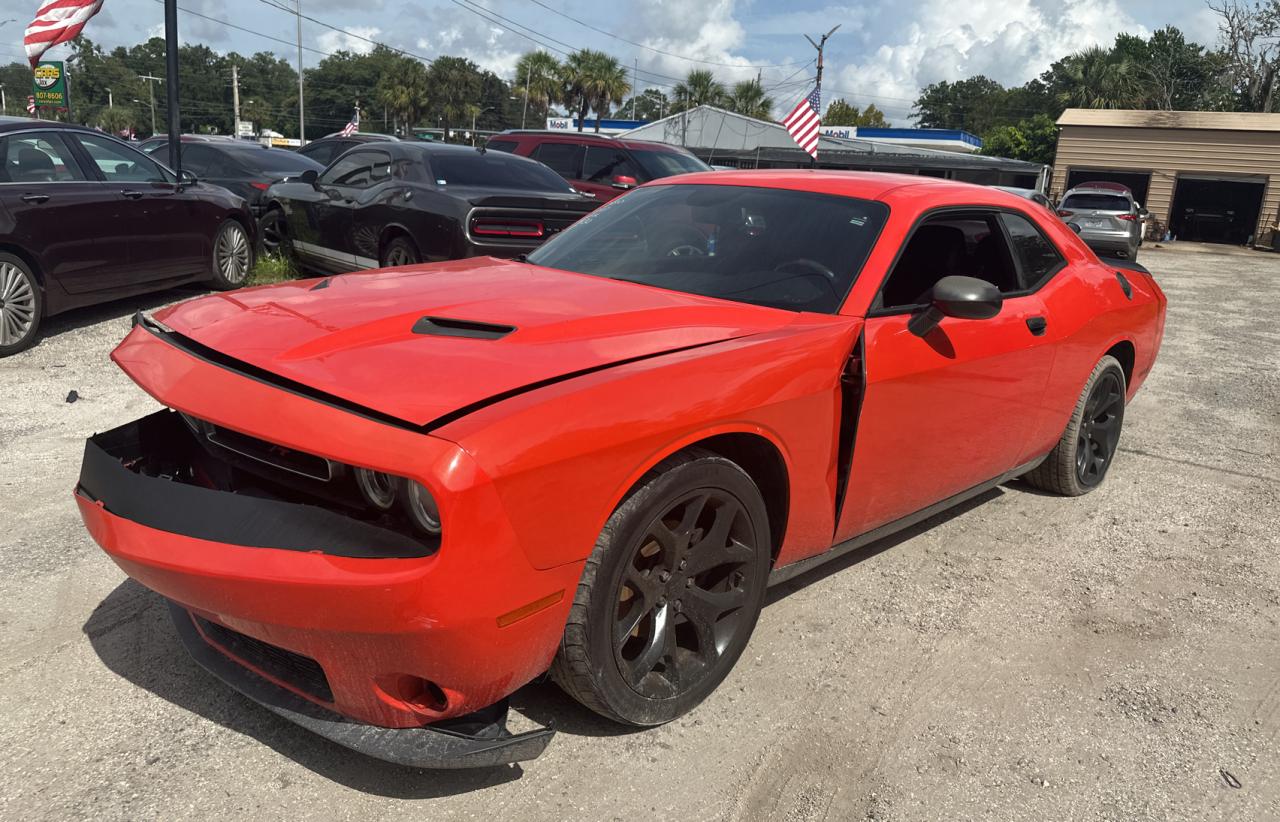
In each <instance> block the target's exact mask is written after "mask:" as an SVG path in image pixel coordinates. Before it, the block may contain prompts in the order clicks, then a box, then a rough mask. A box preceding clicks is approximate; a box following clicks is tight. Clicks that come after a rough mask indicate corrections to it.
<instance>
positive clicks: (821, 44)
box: [804, 23, 840, 168]
mask: <svg viewBox="0 0 1280 822" xmlns="http://www.w3.org/2000/svg"><path fill="white" fill-rule="evenodd" d="M838 28H840V24H839V23H837V24H836V26H835V28H833V29H831V31H829V32H827V33H826V34H824V35H822V38H821V39H820V40H818V42H816V43H815V42H813V38H812V37H810V36H809V35H807V34H806V35H805V36H804V39H806V40H808V41H809V45H811V46H813V47H814V48H815V49H817V50H818V79H817V81H816V82H815V83H814V93H815V94H817V95H818V119H819V120H821V119H822V51H823V49H825V48H826V47H827V38H829V37H830V36H831V35H833V34H835V33H836V29H838ZM816 153H817V152H816V150H815V154H816ZM817 165H818V158H817V157H810V158H809V167H810V168H814V167H816V166H817Z"/></svg>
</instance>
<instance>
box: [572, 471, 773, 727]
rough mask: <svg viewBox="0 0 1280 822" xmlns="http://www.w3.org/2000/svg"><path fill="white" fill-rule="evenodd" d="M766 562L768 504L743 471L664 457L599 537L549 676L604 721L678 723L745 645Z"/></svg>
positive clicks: (752, 625)
mask: <svg viewBox="0 0 1280 822" xmlns="http://www.w3.org/2000/svg"><path fill="white" fill-rule="evenodd" d="M770 556H771V553H770V538H769V523H768V515H767V513H766V510H765V506H764V500H763V499H762V498H761V496H760V490H759V489H758V488H757V487H756V484H755V483H754V482H753V481H752V480H751V477H749V476H748V475H747V473H746V472H745V471H743V470H742V469H741V468H740V467H738V466H737V465H736V464H735V463H733V462H731V461H729V460H727V459H725V458H723V457H721V456H719V455H717V454H713V453H711V452H708V451H703V450H700V449H695V450H689V451H686V452H682V453H680V454H677V455H675V456H673V457H670V458H668V459H666V460H664V461H663V462H661V463H659V464H658V466H656V467H655V468H654V469H653V470H652V471H650V472H649V473H648V474H646V475H645V477H644V478H642V479H641V481H640V483H639V485H638V487H637V488H636V490H634V491H633V492H632V493H631V494H630V495H629V496H628V497H627V498H626V499H625V500H624V501H623V502H622V504H621V505H619V506H618V508H617V510H616V511H614V513H613V515H612V516H611V517H610V518H609V521H608V522H607V523H606V524H605V527H604V530H603V531H602V532H601V533H600V538H599V539H598V540H597V542H596V546H595V550H594V551H592V553H591V556H590V558H588V560H587V563H586V567H585V568H584V569H583V573H582V577H581V580H580V581H579V583H578V590H577V595H576V597H575V598H574V602H573V607H572V609H571V610H570V613H569V619H568V622H567V624H566V625H565V632H564V637H563V638H562V640H561V644H560V651H559V653H558V654H557V655H556V659H555V662H554V663H553V664H552V667H551V675H552V677H553V678H554V679H555V680H556V682H557V683H558V684H559V685H560V687H561V688H563V689H564V690H565V691H566V692H567V693H568V694H569V695H570V696H572V697H574V698H575V699H577V700H578V701H579V702H581V703H582V704H583V705H585V706H586V707H588V708H590V709H591V710H593V711H595V712H596V713H599V714H601V715H602V716H605V717H607V718H609V719H613V720H615V721H618V722H621V723H624V724H627V725H636V726H641V727H645V726H652V725H660V724H662V723H664V722H669V721H671V720H672V719H675V718H676V717H678V716H680V715H681V714H684V713H685V712H687V711H689V710H690V709H692V708H693V707H695V706H696V705H697V704H698V703H700V702H701V701H702V700H703V699H705V698H706V697H707V695H708V694H710V693H711V692H712V691H713V690H715V688H716V687H717V686H718V685H719V684H720V683H721V681H723V680H724V678H725V676H727V675H728V673H729V671H730V670H732V669H733V666H734V663H736V662H737V660H738V657H739V656H740V655H741V654H742V651H743V650H744V649H745V648H746V646H747V641H748V640H749V638H750V636H751V632H752V630H753V629H754V628H755V624H756V620H757V619H758V618H759V616H760V609H761V608H762V607H763V605H764V596H765V586H766V583H767V579H768V574H769V563H770Z"/></svg>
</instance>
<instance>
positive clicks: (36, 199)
mask: <svg viewBox="0 0 1280 822" xmlns="http://www.w3.org/2000/svg"><path fill="white" fill-rule="evenodd" d="M47 199H49V195H48V194H23V195H22V201H23V202H24V203H43V202H44V201H45V200H47Z"/></svg>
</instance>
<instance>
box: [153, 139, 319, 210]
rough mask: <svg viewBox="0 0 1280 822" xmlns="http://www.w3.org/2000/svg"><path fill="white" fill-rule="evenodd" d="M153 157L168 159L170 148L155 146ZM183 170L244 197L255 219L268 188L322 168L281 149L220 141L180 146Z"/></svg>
mask: <svg viewBox="0 0 1280 822" xmlns="http://www.w3.org/2000/svg"><path fill="white" fill-rule="evenodd" d="M149 153H150V154H151V156H153V157H167V156H168V155H169V146H168V144H167V143H166V144H164V145H161V146H156V147H154V148H153V149H151V151H150V152H149ZM182 168H183V170H185V171H190V172H191V173H192V174H194V175H195V176H196V177H198V178H199V179H200V180H201V181H202V182H206V183H212V184H213V185H216V186H222V187H223V188H225V189H226V190H227V191H230V192H231V193H232V194H236V195H238V196H240V197H243V198H244V200H245V202H246V203H248V204H249V210H250V211H252V212H253V214H254V216H260V215H261V214H262V212H263V210H264V208H265V207H266V203H267V200H266V193H267V189H269V188H271V184H272V183H278V182H280V181H281V180H284V179H286V178H288V177H297V176H298V175H299V174H301V173H302V172H304V171H307V170H308V169H310V170H312V171H319V170H321V169H323V168H324V164H323V163H318V162H316V161H314V160H312V159H310V158H308V157H303V156H301V155H299V154H296V153H294V152H292V151H288V150H286V149H282V148H267V147H266V146H264V145H262V144H261V143H251V142H248V141H247V140H220V141H212V140H211V141H207V142H185V141H184V142H183V143H182Z"/></svg>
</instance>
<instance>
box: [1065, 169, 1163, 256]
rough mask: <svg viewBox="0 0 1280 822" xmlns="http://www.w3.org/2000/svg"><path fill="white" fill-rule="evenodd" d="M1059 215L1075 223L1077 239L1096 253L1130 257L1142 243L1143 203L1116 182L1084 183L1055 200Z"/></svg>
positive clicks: (1069, 222)
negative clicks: (1141, 204) (1113, 183)
mask: <svg viewBox="0 0 1280 822" xmlns="http://www.w3.org/2000/svg"><path fill="white" fill-rule="evenodd" d="M1058 216H1059V217H1061V218H1062V219H1063V220H1065V221H1066V222H1067V223H1068V224H1069V225H1073V226H1078V227H1079V228H1078V231H1079V234H1080V239H1082V240H1084V242H1085V245H1087V246H1089V247H1090V248H1092V249H1093V250H1094V251H1096V252H1097V253H1098V254H1112V255H1116V256H1120V257H1125V258H1127V259H1130V260H1133V259H1136V258H1137V256H1138V246H1140V245H1142V206H1140V205H1139V204H1138V203H1136V202H1134V199H1133V195H1132V194H1131V193H1129V190H1128V189H1126V188H1123V187H1122V186H1117V185H1108V184H1105V183H1104V184H1091V183H1084V184H1083V185H1078V186H1076V187H1075V188H1073V189H1071V190H1070V191H1068V192H1067V193H1066V194H1065V195H1063V197H1062V202H1060V203H1058Z"/></svg>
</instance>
